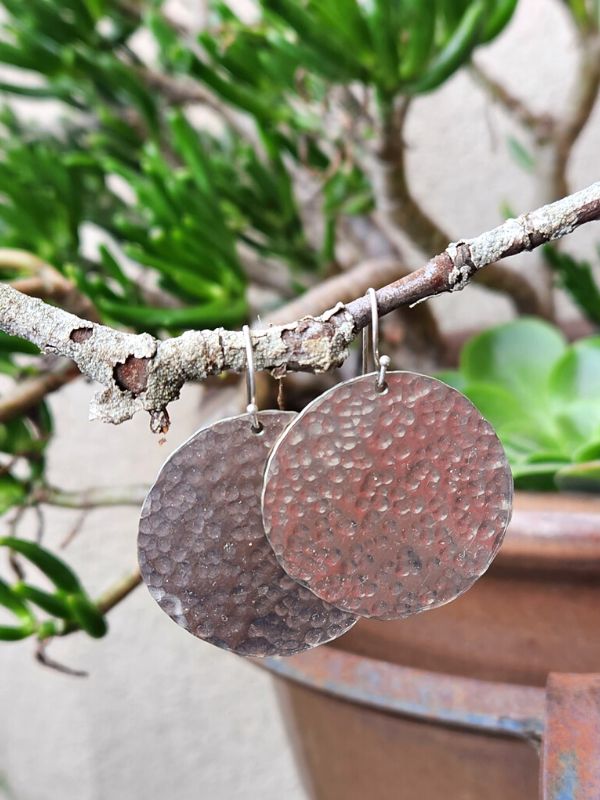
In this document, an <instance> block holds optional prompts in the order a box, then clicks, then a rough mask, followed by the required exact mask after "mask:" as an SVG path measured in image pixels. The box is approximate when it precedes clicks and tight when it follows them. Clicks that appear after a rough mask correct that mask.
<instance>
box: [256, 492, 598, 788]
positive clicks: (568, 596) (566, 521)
mask: <svg viewBox="0 0 600 800" xmlns="http://www.w3.org/2000/svg"><path fill="white" fill-rule="evenodd" d="M265 666H267V667H268V668H269V669H271V670H272V671H273V672H275V673H277V674H278V675H279V676H280V677H279V678H278V679H277V683H278V691H279V694H280V697H281V701H282V705H283V707H284V710H285V714H286V719H287V722H288V727H289V730H290V734H291V736H292V740H293V742H294V746H295V750H296V754H297V757H298V760H299V763H300V766H301V768H302V770H303V774H304V776H305V780H306V785H307V789H308V792H309V796H310V797H311V798H315V799H316V800H355V798H356V799H357V800H358V798H363V797H368V798H369V800H387V799H388V798H390V800H391V798H394V800H404V798H410V799H411V800H429V799H430V798H431V800H433V798H435V799H436V800H438V799H439V798H440V797H443V798H444V800H455V799H456V800H459V798H460V800H471V798H473V800H475V798H477V800H479V798H485V800H496V798H498V800H499V799H500V798H503V800H505V799H506V798H510V799H511V800H521V798H522V799H523V800H533V799H534V798H536V797H538V790H539V786H538V784H539V779H538V771H539V766H538V750H539V749H540V745H541V740H542V737H544V740H546V739H547V740H548V742H552V747H553V748H554V749H553V750H552V753H553V755H552V757H551V756H550V755H549V756H548V758H547V763H546V770H547V773H548V774H547V775H546V784H545V789H544V791H545V792H546V793H545V794H544V797H548V798H551V797H552V798H554V797H556V798H564V800H571V798H575V797H577V798H585V800H588V795H586V794H573V793H571V794H560V793H558V792H559V791H562V789H561V786H562V784H561V783H560V781H562V780H563V777H564V776H561V775H558V777H557V776H556V775H550V774H549V772H548V770H550V766H549V765H550V764H551V763H552V764H554V765H555V766H554V767H553V769H555V770H556V769H558V770H560V769H562V768H563V767H564V764H565V763H566V761H565V760H564V759H563V758H562V750H561V748H562V747H567V746H571V749H573V748H575V750H577V749H578V748H579V750H583V749H585V748H583V745H581V743H579V744H578V743H575V744H573V741H571V739H572V737H573V736H574V735H575V733H576V732H577V726H576V725H575V726H573V729H572V730H570V729H569V726H567V727H566V728H565V726H564V725H558V724H557V725H555V726H554V728H553V730H555V731H559V732H560V735H559V734H557V735H556V736H554V734H553V736H550V735H549V734H548V730H547V727H548V720H549V719H551V718H552V719H554V718H556V719H558V720H560V719H561V718H563V717H564V716H565V714H566V713H567V712H566V711H564V709H565V708H567V709H568V708H571V707H573V708H574V707H576V706H577V703H579V702H580V701H581V697H583V696H584V694H585V692H584V693H583V694H582V691H583V690H582V689H581V685H580V684H581V681H578V679H577V678H576V677H575V678H573V679H568V680H567V679H565V681H567V682H566V683H565V686H566V688H565V690H564V692H562V689H561V691H559V692H558V693H557V692H556V691H554V690H553V691H552V692H550V693H549V694H546V693H545V691H544V689H543V688H542V687H544V686H545V685H546V683H547V680H548V676H549V674H550V673H595V672H600V499H595V498H590V497H589V496H588V497H583V496H575V495H573V496H566V495H533V494H518V495H517V497H516V503H515V513H514V516H513V520H512V522H511V524H510V527H509V531H508V533H507V536H506V539H505V543H504V545H503V547H502V549H501V551H500V553H499V555H498V557H497V558H496V561H495V562H494V564H493V565H492V567H491V568H490V570H489V571H488V572H487V573H486V575H485V576H484V577H483V578H482V579H481V580H479V581H478V582H477V583H476V584H475V586H474V587H473V588H472V589H471V590H470V591H468V592H467V593H466V594H465V595H463V596H462V597H460V598H459V599H458V600H456V601H455V602H453V603H450V604H448V605H446V606H443V607H442V608H439V609H436V610H434V611H428V612H426V613H424V614H420V615H418V616H415V617H411V618H409V619H406V620H402V621H399V622H374V621H368V620H363V621H361V622H359V623H358V625H356V627H355V628H354V629H353V630H352V631H351V632H350V633H348V634H347V635H346V636H344V637H342V638H341V639H339V640H338V641H337V642H335V643H334V644H333V645H329V646H326V647H322V648H317V649H316V650H315V651H312V652H310V653H306V654H303V655H302V656H297V657H294V658H291V659H279V660H277V659H272V660H268V661H267V662H266V664H265ZM552 680H554V681H555V683H556V681H558V684H557V685H559V686H562V683H561V679H560V678H556V679H552ZM569 680H571V683H569ZM581 680H584V679H581ZM585 680H587V678H586V679H585ZM590 680H591V684H590V686H591V689H590V690H589V691H590V693H588V694H586V695H585V698H586V702H588V700H589V703H591V705H590V711H589V713H588V712H587V711H586V714H587V716H588V717H590V719H591V718H592V717H593V718H594V721H596V718H595V716H594V714H595V713H596V709H595V706H594V703H595V699H594V698H595V697H596V695H595V694H594V692H595V691H596V683H595V682H594V681H597V680H598V679H597V678H590ZM586 686H587V684H586ZM586 691H587V689H586ZM561 692H562V693H561ZM549 698H550V699H549ZM557 698H558V699H557ZM565 698H566V699H565ZM573 698H575V700H573ZM589 698H592V699H591V700H590V699H589ZM598 698H599V699H598V703H597V706H598V709H597V722H598V731H599V732H600V691H599V692H598ZM581 702H583V701H581ZM548 703H550V706H549V705H548ZM592 706H594V708H592ZM585 707H586V708H587V706H585ZM549 709H550V711H549ZM556 709H558V711H557V710H556ZM561 715H562V716H561ZM545 728H546V734H545V735H544V730H545ZM563 729H564V730H563ZM561 736H562V738H561ZM567 740H568V741H567ZM548 747H550V745H548ZM594 747H596V748H598V752H597V751H596V750H594V748H593V747H592V750H593V752H594V753H596V752H597V756H598V757H597V761H598V765H600V735H598V737H597V741H596V743H595V745H594ZM557 748H558V750H557ZM591 752H592V751H591V750H590V749H589V747H587V750H586V753H582V754H581V756H582V758H583V757H587V760H588V762H589V761H590V758H591V756H590V753H591ZM574 757H579V755H578V754H577V753H576V754H575V756H574ZM556 765H558V766H556ZM561 765H562V766H561ZM588 766H589V765H588ZM596 769H598V766H597V767H596ZM592 772H594V770H592ZM582 774H583V773H582ZM586 775H588V777H589V775H591V772H590V768H587V773H586ZM592 777H594V779H595V777H597V776H592ZM564 779H565V780H567V778H564ZM598 780H599V781H600V777H599V778H598ZM553 781H554V783H553ZM565 785H566V784H565ZM582 785H583V784H582ZM590 785H591V784H590ZM552 786H553V787H554V789H552ZM594 786H595V784H594ZM556 787H558V788H556ZM596 788H597V789H598V793H597V794H590V795H589V798H590V800H592V798H595V800H597V799H598V798H600V783H599V784H598V786H597V787H596ZM554 790H556V792H555V793H554V794H551V793H549V792H550V791H554ZM589 791H595V790H592V789H589Z"/></svg>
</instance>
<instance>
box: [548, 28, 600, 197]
mask: <svg viewBox="0 0 600 800" xmlns="http://www.w3.org/2000/svg"><path fill="white" fill-rule="evenodd" d="M580 54H581V59H580V64H579V70H578V73H577V80H576V84H575V87H574V89H573V92H572V93H571V95H570V97H569V102H568V104H567V106H566V108H565V109H564V110H563V112H562V113H561V115H560V117H559V119H558V121H557V124H556V126H555V129H554V133H553V136H552V140H551V143H550V153H549V158H547V159H546V161H547V164H546V172H547V174H546V180H547V182H548V188H547V190H546V195H545V197H546V198H547V199H548V200H554V199H556V198H557V197H563V196H564V195H566V194H568V192H569V188H568V186H569V183H568V177H567V169H568V166H569V159H570V157H571V153H572V151H573V147H574V145H575V144H576V142H577V140H578V139H579V135H580V134H581V132H582V131H583V129H584V128H585V126H586V124H587V122H588V120H589V118H590V116H591V114H592V111H593V110H594V107H595V105H596V102H597V100H598V94H599V92H600V33H599V32H597V31H596V32H587V31H583V32H581V33H580Z"/></svg>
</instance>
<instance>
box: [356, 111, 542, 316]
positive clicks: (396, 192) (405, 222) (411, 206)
mask: <svg viewBox="0 0 600 800" xmlns="http://www.w3.org/2000/svg"><path fill="white" fill-rule="evenodd" d="M408 110H409V103H408V101H403V102H402V103H400V104H398V105H397V106H396V108H394V109H393V110H391V111H390V112H389V113H388V114H384V115H383V116H382V119H381V130H380V137H379V142H378V144H377V146H376V148H375V153H374V156H373V157H372V159H371V162H370V169H369V172H370V175H371V178H372V182H373V191H374V195H375V198H376V205H377V212H376V213H375V214H374V215H373V218H374V221H375V223H376V224H377V226H378V227H379V228H380V230H381V231H382V233H383V234H384V235H385V236H386V238H387V239H388V241H389V242H390V243H391V244H392V245H393V246H394V247H395V248H396V249H401V247H402V235H403V234H405V235H406V236H408V238H409V239H410V240H411V241H412V242H413V244H415V245H416V246H417V247H418V248H419V249H420V250H421V251H422V252H423V253H424V254H425V255H429V254H431V253H437V252H440V250H442V248H444V247H445V246H446V243H447V242H448V241H449V240H450V237H449V236H448V235H447V233H446V232H445V231H444V230H443V229H442V228H441V227H440V226H439V225H437V223H436V222H434V220H433V219H432V218H431V217H430V216H429V215H428V214H427V213H426V212H425V211H424V210H423V209H422V208H421V206H420V205H419V203H418V202H417V201H416V199H415V198H414V197H413V195H412V193H411V191H410V187H409V185H408V180H407V177H406V168H405V157H406V146H405V144H404V140H403V137H404V125H405V122H406V116H407V113H408ZM482 283H483V284H484V285H485V286H486V288H488V289H492V290H494V291H500V292H503V293H505V294H507V295H508V296H509V297H510V298H511V299H512V300H513V302H514V304H515V306H516V307H517V309H518V310H519V311H525V312H526V313H530V314H532V313H537V314H541V316H548V317H550V316H552V314H551V307H550V306H551V304H549V303H546V302H544V300H545V298H544V297H542V296H540V294H539V293H538V292H537V291H536V290H535V289H534V288H533V287H532V285H531V283H530V282H529V281H527V280H526V279H525V278H522V277H520V276H519V275H518V274H516V273H514V272H509V271H507V270H501V269H497V268H495V267H492V268H491V269H489V270H488V271H487V275H486V277H485V279H484V280H482Z"/></svg>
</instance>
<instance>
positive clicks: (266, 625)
mask: <svg viewBox="0 0 600 800" xmlns="http://www.w3.org/2000/svg"><path fill="white" fill-rule="evenodd" d="M294 416H295V415H294V414H293V413H291V412H277V411H272V412H270V411H264V412H261V413H260V414H259V420H260V422H261V423H262V425H263V426H264V427H263V432H262V433H261V434H260V435H257V434H255V433H253V432H252V430H251V423H250V420H249V418H248V416H246V415H245V416H241V417H234V418H232V419H226V420H223V421H222V422H218V423H217V424H215V425H212V426H211V427H209V428H205V429H204V430H201V431H199V432H198V433H197V434H195V435H194V436H193V437H192V438H191V439H189V440H188V441H187V442H186V443H185V444H184V445H183V446H182V447H180V448H179V450H177V451H176V452H175V453H173V455H172V456H171V457H170V459H169V460H168V461H167V463H166V464H165V465H164V466H163V468H162V470H161V472H160V475H159V476H158V479H157V481H156V483H155V484H154V486H153V487H152V489H151V490H150V493H149V495H148V497H147V498H146V502H145V504H144V507H143V509H142V516H141V520H140V530H139V538H138V552H139V561H140V568H141V571H142V576H143V578H144V581H145V582H146V584H147V586H148V589H149V590H150V594H151V595H152V597H154V599H155V600H156V601H157V603H158V604H159V605H160V607H161V608H162V609H163V611H165V612H166V613H167V614H168V615H169V616H170V617H171V618H172V619H173V620H175V622H177V623H178V624H179V625H181V626H182V627H184V628H185V629H186V630H188V631H189V632H190V633H192V634H194V636H198V637H199V638H201V639H205V640H206V641H207V642H211V644H215V645H217V646H218V647H222V648H224V649H226V650H232V651H233V652H235V653H238V654H240V655H244V656H272V655H293V654H295V653H300V652H302V651H304V650H307V649H308V648H310V647H314V646H315V645H318V644H323V643H324V642H328V641H330V640H331V639H335V638H336V637H338V636H340V635H341V634H342V633H345V632H346V631H347V630H348V629H349V628H350V627H352V625H354V623H355V622H356V617H354V616H352V615H350V614H347V613H345V612H343V611H340V610H339V609H337V608H334V607H333V606H330V605H328V604H327V603H324V602H323V601H322V600H320V599H319V598H317V597H315V595H314V594H312V592H310V591H309V590H308V589H306V588H305V587H303V586H301V585H300V584H298V583H296V582H295V581H293V580H292V579H291V578H290V577H288V575H286V574H285V572H284V571H283V570H282V568H281V567H280V566H279V564H278V563H277V560H276V558H275V555H274V553H273V551H272V549H271V547H270V545H269V543H268V541H267V539H266V537H265V533H264V528H263V524H262V517H261V510H260V494H261V489H262V479H263V471H264V466H265V462H266V459H267V456H268V454H269V451H270V448H271V447H272V445H273V443H274V442H275V440H276V439H277V437H278V436H279V435H280V434H281V432H282V431H283V430H284V428H285V427H286V425H288V424H289V422H290V421H291V420H292V419H293V418H294Z"/></svg>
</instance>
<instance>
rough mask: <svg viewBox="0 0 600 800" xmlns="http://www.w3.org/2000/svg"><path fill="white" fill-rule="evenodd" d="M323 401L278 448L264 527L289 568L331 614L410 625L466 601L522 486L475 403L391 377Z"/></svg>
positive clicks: (416, 379)
mask: <svg viewBox="0 0 600 800" xmlns="http://www.w3.org/2000/svg"><path fill="white" fill-rule="evenodd" d="M387 386H388V388H387V391H385V392H384V393H378V391H377V388H376V380H375V376H374V375H366V376H363V377H360V378H356V379H354V380H351V381H347V382H346V383H343V384H341V385H339V386H337V387H335V388H333V389H331V390H330V391H328V392H326V393H325V394H324V395H322V396H321V397H319V398H317V399H316V400H315V401H313V402H312V403H311V404H310V405H309V406H307V408H305V409H304V411H303V412H302V413H301V414H300V415H299V416H298V417H297V418H296V420H295V421H294V422H293V423H292V424H291V425H290V426H289V427H288V428H287V430H286V431H285V433H284V434H283V435H282V437H281V438H280V439H279V441H278V442H277V444H276V445H275V447H274V448H273V451H272V453H271V456H270V458H269V461H268V463H267V469H266V473H265V488H264V491H263V519H264V523H265V530H266V533H267V537H268V538H269V540H270V542H271V545H272V546H273V549H274V551H275V554H276V556H277V558H278V559H279V562H280V564H281V565H282V566H283V568H284V569H285V571H286V572H287V573H288V574H289V575H290V576H291V577H293V578H295V579H296V580H298V581H300V582H301V583H303V584H304V585H305V586H307V587H309V588H310V589H311V590H312V591H313V592H315V594H316V595H318V596H319V597H322V598H323V599H324V600H326V601H327V602H329V603H332V604H333V605H336V606H338V607H340V608H343V609H345V610H347V611H350V612H352V613H354V614H358V615H359V616H364V617H377V618H379V619H397V618H401V617H407V616H410V615H411V614H416V613H418V612H420V611H425V610H427V609H430V608H435V607H436V606H440V605H442V604H444V603H447V602H449V601H450V600H453V599H454V598H455V597H458V595H460V594H462V593H463V592H465V591H466V590H467V589H468V588H469V587H470V586H471V585H472V584H473V583H474V581H475V580H476V579H477V578H478V577H479V576H480V575H482V573H483V572H485V570H486V569H487V568H488V566H489V564H490V563H491V561H492V559H493V557H494V555H495V553H496V551H497V550H498V548H499V546H500V544H501V542H502V538H503V536H504V531H505V529H506V526H507V525H508V522H509V520H510V513H511V500H512V476H511V472H510V468H509V466H508V462H507V460H506V456H505V454H504V450H503V448H502V445H501V444H500V442H499V440H498V438H497V437H496V435H495V433H494V431H493V429H492V427H491V426H490V425H489V423H488V422H486V420H485V419H484V418H483V417H482V416H481V414H480V413H479V412H478V411H477V409H476V408H475V407H474V406H473V404H472V403H471V402H470V401H469V400H467V398H466V397H464V396H463V395H462V394H460V393H459V392H457V391H456V390H455V389H452V388H450V387H449V386H446V385H445V384H443V383H440V381H438V380H435V379H434V378H429V377H426V376H424V375H416V374H414V373H411V372H391V373H389V374H388V376H387Z"/></svg>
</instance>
